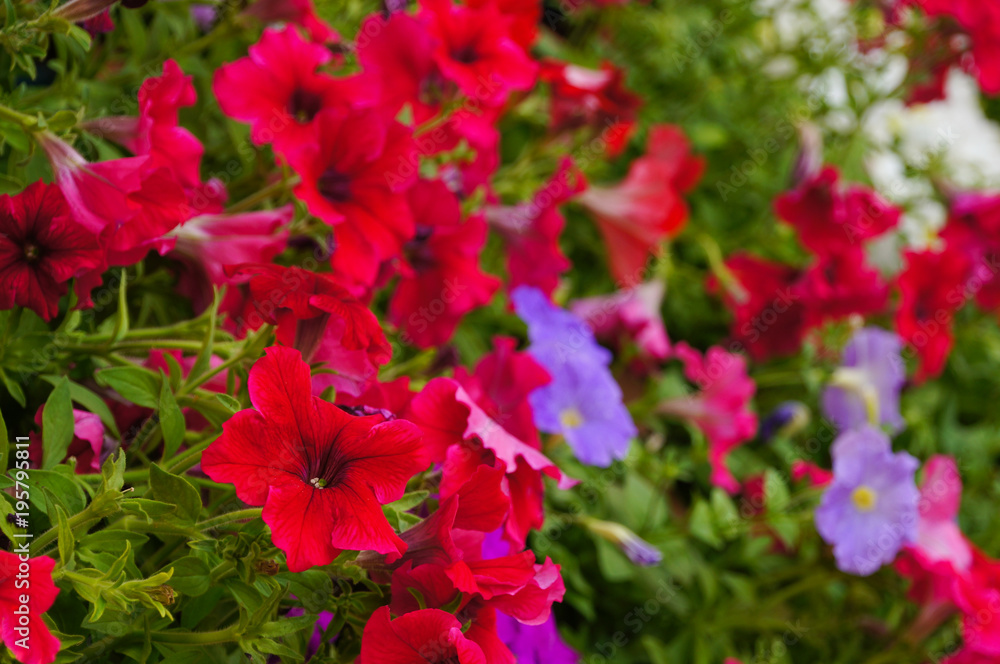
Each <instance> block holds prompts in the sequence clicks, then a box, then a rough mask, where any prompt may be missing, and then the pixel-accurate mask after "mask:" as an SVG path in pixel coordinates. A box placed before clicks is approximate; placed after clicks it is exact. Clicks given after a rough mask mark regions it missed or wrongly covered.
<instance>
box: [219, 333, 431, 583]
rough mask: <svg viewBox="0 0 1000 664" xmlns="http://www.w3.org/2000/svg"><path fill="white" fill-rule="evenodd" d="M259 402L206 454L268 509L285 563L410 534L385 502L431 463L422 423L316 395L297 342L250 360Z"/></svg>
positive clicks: (394, 541)
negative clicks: (362, 413)
mask: <svg viewBox="0 0 1000 664" xmlns="http://www.w3.org/2000/svg"><path fill="white" fill-rule="evenodd" d="M249 388H250V401H251V402H252V403H253V405H254V408H256V410H243V411H240V412H238V413H236V414H235V415H234V416H233V417H232V418H231V419H230V420H229V421H227V422H226V423H225V424H224V425H223V429H222V435H221V436H220V437H219V439H218V440H216V441H215V442H213V443H212V444H211V445H210V446H209V447H208V449H207V450H205V453H204V455H203V457H202V463H201V467H202V470H204V471H205V473H206V474H207V475H208V476H209V477H211V478H212V479H213V480H215V481H216V482H226V483H231V484H233V485H234V486H235V487H236V495H237V496H239V498H240V499H241V500H243V501H244V502H246V503H247V504H249V505H263V506H264V511H263V519H264V522H265V523H267V525H268V526H270V528H271V536H272V539H273V541H274V544H275V546H277V547H278V548H280V549H281V550H283V551H284V552H285V554H286V556H287V561H288V569H289V570H291V571H293V572H301V571H303V570H306V569H309V568H310V567H312V566H314V565H326V564H328V563H330V562H331V561H333V559H334V558H336V557H337V555H338V554H339V553H340V550H342V549H351V550H358V551H360V550H373V551H377V552H379V553H383V554H386V555H387V556H388V557H389V558H390V559H392V558H395V557H398V556H400V555H402V553H403V552H404V551H405V550H406V544H405V543H404V542H403V540H401V539H400V538H399V536H398V535H397V534H396V533H395V532H394V531H393V529H392V528H391V527H390V526H389V522H388V521H387V520H386V518H385V516H384V515H383V514H382V509H381V507H380V505H385V504H387V503H390V502H392V501H394V500H398V499H399V498H400V497H401V496H402V495H403V492H404V491H405V489H406V482H407V481H408V480H409V479H410V477H412V476H413V475H414V474H415V473H417V472H418V471H420V470H422V469H423V468H424V467H425V466H426V461H425V458H424V454H423V450H422V448H421V444H420V432H419V430H418V429H417V428H416V427H415V426H413V425H412V424H410V423H409V422H405V421H403V420H393V421H385V419H384V418H383V417H381V416H378V415H372V416H368V417H355V416H352V415H348V414H347V413H345V412H344V411H342V410H341V409H340V408H337V407H336V406H334V405H333V404H331V403H329V402H327V401H323V400H322V399H320V398H318V397H314V396H312V388H311V384H310V377H309V365H307V364H306V363H305V362H303V361H302V357H301V355H300V354H299V352H298V351H296V350H294V349H291V348H283V347H271V348H268V349H267V350H266V353H265V355H264V357H263V358H261V359H260V360H258V361H257V363H256V364H254V366H253V368H252V369H251V370H250V380H249Z"/></svg>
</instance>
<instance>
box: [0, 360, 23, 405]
mask: <svg viewBox="0 0 1000 664" xmlns="http://www.w3.org/2000/svg"><path fill="white" fill-rule="evenodd" d="M0 381H3V384H4V387H6V388H7V391H8V392H9V393H10V396H12V397H13V398H14V401H16V402H18V403H19V404H21V408H25V407H26V406H27V405H28V400H27V399H25V397H24V389H23V388H22V387H21V386H20V385H19V384H18V383H15V382H14V381H12V380H11V379H10V376H8V375H7V372H6V371H4V370H3V369H0Z"/></svg>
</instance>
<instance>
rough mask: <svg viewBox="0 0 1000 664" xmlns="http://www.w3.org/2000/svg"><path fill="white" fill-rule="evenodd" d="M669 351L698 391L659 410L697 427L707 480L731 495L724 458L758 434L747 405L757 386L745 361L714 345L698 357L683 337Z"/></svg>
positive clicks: (735, 487)
mask: <svg viewBox="0 0 1000 664" xmlns="http://www.w3.org/2000/svg"><path fill="white" fill-rule="evenodd" d="M674 353H675V354H676V355H677V357H678V358H679V359H680V360H681V361H682V362H683V363H684V375H685V376H687V378H688V380H690V381H691V382H692V383H695V384H696V385H697V386H698V387H699V388H700V389H701V391H700V392H699V393H698V394H697V395H694V396H690V397H680V398H677V399H671V400H669V401H666V402H663V403H661V404H660V407H659V412H662V413H667V414H670V415H674V416H676V417H681V418H684V419H686V420H688V421H690V422H691V423H692V424H694V425H695V426H697V427H698V428H699V429H701V430H702V432H703V433H704V434H705V438H707V439H708V459H709V463H710V464H711V466H712V477H711V481H712V484H714V485H715V486H718V487H722V488H723V489H725V490H726V491H728V492H729V493H732V494H735V493H737V492H739V490H740V484H739V482H737V481H736V478H734V477H733V474H732V473H731V472H730V471H729V469H728V468H727V467H726V457H728V456H729V453H730V452H732V450H733V449H735V448H736V447H739V446H740V445H742V444H743V443H745V442H747V441H749V440H751V439H752V438H753V437H754V435H755V434H756V433H757V416H756V415H755V414H754V413H753V411H751V410H750V402H751V400H752V399H753V395H754V392H755V391H756V390H757V386H756V385H755V384H754V382H753V380H752V379H751V378H750V377H749V376H748V375H747V366H746V360H745V359H744V358H743V357H741V356H740V355H736V354H735V353H727V352H726V351H724V350H723V349H722V348H720V347H718V346H713V347H712V348H709V349H708V351H707V352H706V353H705V355H704V356H702V354H701V353H699V352H698V351H697V350H695V349H693V348H691V347H690V346H688V345H687V344H686V343H683V342H682V343H679V344H677V346H676V348H675V349H674Z"/></svg>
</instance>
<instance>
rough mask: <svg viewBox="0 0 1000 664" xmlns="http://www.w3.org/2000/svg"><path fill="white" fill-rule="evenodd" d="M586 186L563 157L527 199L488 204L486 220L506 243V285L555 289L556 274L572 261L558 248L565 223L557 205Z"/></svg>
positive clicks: (513, 287) (549, 293)
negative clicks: (517, 202) (518, 201)
mask: <svg viewBox="0 0 1000 664" xmlns="http://www.w3.org/2000/svg"><path fill="white" fill-rule="evenodd" d="M586 188H587V182H586V180H585V179H584V178H583V174H582V173H580V171H579V170H577V168H576V167H575V166H574V165H573V162H572V160H570V159H563V160H562V161H561V162H560V164H559V170H558V171H557V172H556V174H555V175H553V176H552V179H551V180H549V182H548V183H546V185H545V186H544V187H542V188H541V189H540V190H539V191H538V193H536V194H535V196H534V198H533V199H532V200H531V202H530V203H522V204H520V205H515V206H511V207H505V206H492V207H490V208H487V210H486V220H487V221H488V222H489V223H490V225H492V226H493V228H495V229H496V230H497V231H499V233H500V235H501V236H502V237H503V239H504V242H505V244H506V248H507V272H508V273H509V279H508V283H507V287H508V289H510V290H514V289H515V288H517V287H518V286H534V287H536V288H538V289H539V290H541V291H542V292H544V293H545V294H546V295H551V294H552V291H554V290H555V289H556V286H557V285H558V284H559V276H560V275H561V274H562V273H563V272H565V271H566V270H568V269H569V267H570V265H571V263H570V262H569V259H568V258H566V256H565V255H564V254H563V252H562V249H560V248H559V236H560V235H561V234H562V231H563V227H564V226H565V225H566V220H565V219H564V218H563V215H562V213H561V212H560V211H559V206H560V205H561V204H563V203H565V202H566V201H568V200H570V199H572V198H573V197H574V196H576V195H577V194H579V193H580V192H581V191H583V190H584V189H586Z"/></svg>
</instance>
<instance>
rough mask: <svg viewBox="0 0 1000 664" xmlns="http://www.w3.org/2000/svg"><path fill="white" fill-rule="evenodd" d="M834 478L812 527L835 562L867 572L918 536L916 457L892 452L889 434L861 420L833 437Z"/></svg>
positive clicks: (847, 569)
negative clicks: (814, 527)
mask: <svg viewBox="0 0 1000 664" xmlns="http://www.w3.org/2000/svg"><path fill="white" fill-rule="evenodd" d="M832 455H833V483H832V484H831V485H830V487H829V488H828V489H827V490H826V492H825V493H824V494H823V499H822V501H821V502H820V506H819V507H818V508H817V509H816V529H817V530H818V531H819V534H820V535H821V536H822V537H823V539H824V540H826V542H827V543H828V544H831V545H833V553H834V556H835V557H836V559H837V567H839V568H840V569H841V570H843V571H845V572H848V573H850V574H856V575H858V576H868V575H870V574H872V573H874V572H876V571H877V570H878V569H879V568H880V567H882V565H885V564H887V563H890V562H892V561H893V559H894V558H895V557H896V554H898V553H899V550H900V549H901V548H902V547H903V545H905V544H910V543H912V542H914V541H916V539H917V517H918V510H917V504H918V502H919V500H920V494H919V492H918V491H917V486H916V484H915V483H914V474H915V473H916V471H917V467H918V466H919V465H920V464H919V462H918V461H917V460H916V459H915V458H913V457H912V456H911V455H909V454H907V453H906V452H897V453H895V454H894V453H893V452H892V447H891V444H890V442H889V438H888V436H886V435H885V434H884V433H882V432H881V431H879V430H877V429H875V428H873V427H871V426H868V425H864V426H862V427H860V428H857V429H853V430H851V431H848V432H846V433H843V434H841V435H840V436H838V437H837V440H836V441H834V444H833V449H832Z"/></svg>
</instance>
